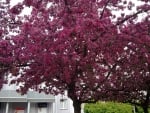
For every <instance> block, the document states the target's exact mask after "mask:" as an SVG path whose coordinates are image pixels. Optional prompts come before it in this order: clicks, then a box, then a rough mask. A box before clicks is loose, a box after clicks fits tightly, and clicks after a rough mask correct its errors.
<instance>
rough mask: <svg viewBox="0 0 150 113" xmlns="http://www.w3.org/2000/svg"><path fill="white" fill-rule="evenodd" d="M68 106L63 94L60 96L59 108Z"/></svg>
mask: <svg viewBox="0 0 150 113" xmlns="http://www.w3.org/2000/svg"><path fill="white" fill-rule="evenodd" d="M67 108H68V101H67V98H65V97H64V96H63V95H61V98H60V109H67Z"/></svg>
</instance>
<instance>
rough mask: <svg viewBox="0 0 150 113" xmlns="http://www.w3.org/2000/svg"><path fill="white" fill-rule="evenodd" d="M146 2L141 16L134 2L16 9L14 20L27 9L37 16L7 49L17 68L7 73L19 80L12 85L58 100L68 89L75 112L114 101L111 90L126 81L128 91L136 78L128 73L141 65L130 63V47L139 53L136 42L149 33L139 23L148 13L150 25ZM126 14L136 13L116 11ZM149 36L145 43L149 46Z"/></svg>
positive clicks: (31, 1) (44, 3)
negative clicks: (84, 106)
mask: <svg viewBox="0 0 150 113" xmlns="http://www.w3.org/2000/svg"><path fill="white" fill-rule="evenodd" d="M142 3H143V4H142V5H140V6H138V7H137V10H136V12H132V9H133V8H134V7H135V6H134V4H133V3H132V2H130V1H122V0H24V1H23V2H22V3H19V4H18V5H16V6H14V7H13V8H11V10H10V12H11V13H10V14H11V15H12V16H17V15H19V14H20V13H21V11H22V9H23V8H24V7H31V8H32V12H31V15H29V16H28V17H25V20H24V22H22V23H21V25H20V24H19V26H18V28H19V34H18V35H16V36H15V37H11V38H10V40H9V42H8V41H7V43H8V44H7V45H8V46H7V47H6V48H3V49H2V51H4V50H5V51H7V53H10V54H7V55H8V56H9V58H11V60H10V59H9V60H6V64H9V65H10V66H11V68H9V65H7V66H6V67H7V69H8V70H12V71H10V72H12V74H13V75H15V76H17V75H19V78H18V77H17V79H15V80H13V81H12V83H20V82H21V83H22V86H20V89H19V91H21V92H22V93H23V94H24V93H26V92H27V90H28V89H29V88H32V89H35V90H37V91H39V92H41V91H43V92H45V93H52V94H55V95H56V94H58V93H63V92H64V90H67V91H68V96H69V97H70V98H71V99H72V100H73V106H74V111H75V113H80V110H81V104H82V103H86V102H87V103H89V102H95V101H97V100H100V99H103V98H104V97H105V96H107V94H109V95H108V96H112V97H113V96H114V95H113V93H111V91H112V90H114V89H117V91H118V90H120V88H119V87H121V85H120V83H121V82H122V83H123V84H124V85H126V86H125V87H128V84H125V83H126V79H125V78H126V77H127V76H126V74H125V73H127V74H128V75H129V74H130V73H129V72H126V70H128V67H130V66H132V65H129V64H131V63H136V61H138V62H139V59H135V61H134V62H129V61H131V60H134V59H132V57H130V56H132V55H131V53H132V52H130V51H131V50H130V46H131V45H132V46H131V47H132V48H134V49H135V50H136V46H135V45H136V44H135V43H140V44H141V42H140V41H139V40H140V36H142V35H143V34H144V33H145V31H144V30H143V29H144V28H145V24H146V23H145V21H144V20H141V21H138V20H136V19H138V16H139V15H140V14H143V13H144V14H146V16H145V17H144V19H146V20H147V23H148V22H149V20H148V13H149V8H150V7H149V2H148V1H146V0H145V1H144V0H143V2H142ZM125 9H128V10H129V11H130V12H132V13H130V14H128V15H127V14H125V13H120V14H116V12H114V11H116V10H118V11H122V10H125ZM141 22H143V23H142V24H141ZM139 24H141V25H140V26H142V28H141V29H142V30H141V32H139V31H138V29H139V26H137V25H139ZM145 29H146V28H145ZM135 31H136V32H135ZM144 37H147V38H149V35H146V36H145V35H144ZM144 37H143V39H142V40H141V41H143V43H145V42H146V43H148V42H149V40H148V39H147V38H144ZM145 39H147V40H145ZM5 41H6V39H4V40H2V43H4V42H5ZM140 44H138V47H137V48H140V46H139V45H140ZM9 48H11V49H9ZM9 50H10V52H9ZM139 51H140V52H141V50H139ZM136 54H138V51H135V54H134V55H136ZM138 55H139V54H138ZM2 58H6V57H5V56H2ZM8 61H9V62H8ZM1 62H2V63H4V59H3V60H1ZM127 63H129V64H127ZM141 65H142V64H141ZM134 69H135V70H134ZM133 70H134V72H138V69H137V68H133ZM119 75H120V76H121V77H122V78H124V79H123V80H122V79H119V78H118V76H119ZM133 75H134V74H133ZM139 76H140V75H139ZM139 76H136V77H137V78H136V79H138V77H139ZM140 77H141V76H140ZM133 78H134V77H133ZM138 80H139V81H140V79H138ZM117 84H119V85H117ZM130 85H131V84H130ZM115 87H117V88H115ZM137 87H138V86H137ZM126 89H127V88H126ZM121 91H123V92H125V90H124V89H122V90H121ZM130 91H131V92H132V91H133V88H131V89H130ZM141 91H142V90H141ZM108 96H107V97H106V98H107V99H108ZM117 97H118V96H117Z"/></svg>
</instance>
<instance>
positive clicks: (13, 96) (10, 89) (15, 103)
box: [0, 85, 73, 113]
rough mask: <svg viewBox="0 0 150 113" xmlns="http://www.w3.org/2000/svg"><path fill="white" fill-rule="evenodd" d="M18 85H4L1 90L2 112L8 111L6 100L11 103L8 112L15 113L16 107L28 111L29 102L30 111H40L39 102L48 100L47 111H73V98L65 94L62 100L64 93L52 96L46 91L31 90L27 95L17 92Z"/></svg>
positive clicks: (52, 112) (54, 112) (56, 112)
mask: <svg viewBox="0 0 150 113" xmlns="http://www.w3.org/2000/svg"><path fill="white" fill-rule="evenodd" d="M15 89H16V86H14V85H13V86H9V85H4V87H3V89H2V90H1V91H0V103H2V105H1V106H2V108H1V109H0V113H6V102H8V103H9V111H8V113H14V110H15V108H17V107H18V108H19V107H20V108H25V109H24V111H25V113H27V106H28V102H30V113H38V111H39V112H40V110H41V111H42V110H43V111H44V109H39V108H38V106H37V103H40V102H46V103H48V106H47V110H46V111H47V113H73V105H72V101H71V99H69V98H68V97H67V93H66V94H65V96H64V95H63V99H64V102H62V101H61V100H62V95H58V96H52V95H45V94H44V93H38V92H34V91H29V92H28V93H27V94H26V95H23V96H21V95H20V94H18V93H16V92H15Z"/></svg>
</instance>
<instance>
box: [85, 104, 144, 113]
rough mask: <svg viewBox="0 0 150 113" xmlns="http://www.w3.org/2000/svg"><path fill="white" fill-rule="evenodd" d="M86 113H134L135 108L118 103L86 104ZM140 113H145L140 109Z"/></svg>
mask: <svg viewBox="0 0 150 113" xmlns="http://www.w3.org/2000/svg"><path fill="white" fill-rule="evenodd" d="M84 113H133V106H131V105H130V104H124V103H117V102H98V103H95V104H85V106H84ZM138 113H143V111H142V109H141V108H139V107H138Z"/></svg>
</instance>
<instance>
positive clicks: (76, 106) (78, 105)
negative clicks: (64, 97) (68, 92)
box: [73, 100, 81, 113]
mask: <svg viewBox="0 0 150 113" xmlns="http://www.w3.org/2000/svg"><path fill="white" fill-rule="evenodd" d="M73 107H74V113H81V102H80V101H77V100H73Z"/></svg>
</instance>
